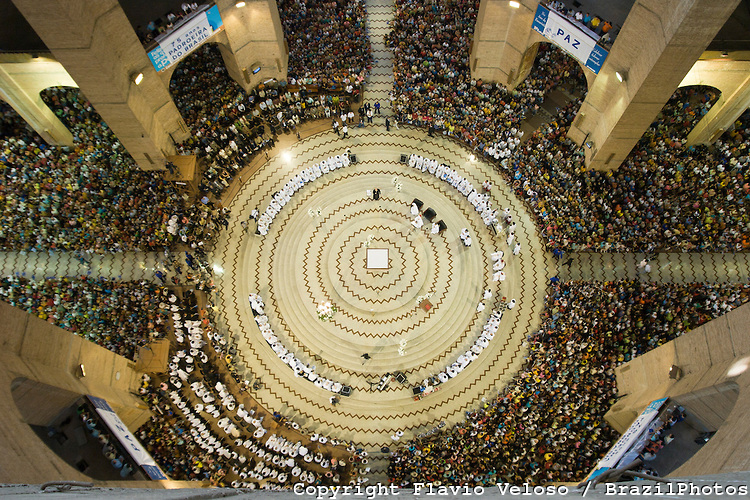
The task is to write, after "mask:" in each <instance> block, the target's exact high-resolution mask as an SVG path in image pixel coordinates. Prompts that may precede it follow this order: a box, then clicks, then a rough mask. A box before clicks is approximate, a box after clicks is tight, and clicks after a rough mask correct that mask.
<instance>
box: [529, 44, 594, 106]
mask: <svg viewBox="0 0 750 500" xmlns="http://www.w3.org/2000/svg"><path fill="white" fill-rule="evenodd" d="M521 68H522V69H521V73H522V74H523V75H519V78H522V81H521V82H520V83H519V85H523V84H531V83H534V82H536V83H537V84H539V85H540V87H533V85H532V87H533V88H540V89H541V90H545V89H546V88H548V87H549V89H550V90H553V89H555V88H558V87H562V88H564V89H566V90H567V91H569V92H571V93H576V94H578V93H580V94H581V96H585V94H586V93H587V92H588V88H589V87H590V86H591V83H592V81H593V79H594V78H596V75H595V74H594V73H592V72H591V71H590V70H587V69H586V67H585V66H584V65H583V64H582V63H581V62H580V61H578V60H577V59H575V58H573V57H571V56H570V55H569V54H568V53H567V52H565V51H564V50H562V49H561V48H559V47H558V46H557V45H555V44H553V43H549V42H541V41H540V42H536V43H534V44H532V45H531V46H530V47H529V48H528V49H526V52H525V53H524V55H523V59H522V63H521ZM530 79H531V81H530ZM540 79H541V80H540Z"/></svg>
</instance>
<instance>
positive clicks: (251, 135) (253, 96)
mask: <svg viewBox="0 0 750 500" xmlns="http://www.w3.org/2000/svg"><path fill="white" fill-rule="evenodd" d="M291 88H294V91H292V90H291ZM170 90H171V92H172V96H173V97H174V100H175V104H176V105H177V107H178V109H179V110H180V113H181V114H182V116H183V118H184V119H185V121H186V123H187V124H188V125H189V126H190V127H191V129H192V131H193V135H192V136H191V137H190V138H189V139H188V140H187V141H185V142H184V143H182V144H180V145H179V147H178V150H179V151H180V152H181V153H185V154H197V155H198V156H199V157H200V158H202V159H203V161H204V163H205V165H206V169H205V171H204V172H203V176H202V178H201V183H200V189H201V191H202V192H204V193H211V194H213V196H214V197H215V198H217V199H218V198H220V197H221V195H222V194H223V193H224V192H225V191H226V189H227V188H228V187H229V185H230V184H231V182H232V180H234V178H235V177H236V176H237V175H238V173H239V172H240V171H241V170H242V168H243V167H244V166H245V164H247V163H248V162H249V161H250V160H252V159H253V158H254V157H255V155H256V154H259V153H260V152H261V151H263V150H265V149H266V148H270V147H273V146H274V144H275V143H276V140H277V138H278V136H279V135H280V134H284V133H298V130H297V129H298V127H299V125H300V124H302V123H305V122H306V121H309V120H317V119H322V118H324V117H325V118H330V117H331V116H338V115H339V113H340V112H346V111H350V110H351V107H350V106H351V102H352V101H353V100H354V99H355V96H354V90H353V89H347V90H344V92H343V93H342V95H337V94H326V93H320V94H316V95H313V94H312V93H308V92H307V91H306V89H305V87H304V86H303V87H298V86H294V87H292V86H290V85H287V84H286V82H278V83H276V82H268V83H266V84H261V85H259V86H258V87H257V88H255V89H253V90H252V91H250V92H249V93H247V92H245V91H244V90H243V89H242V88H241V87H240V86H239V85H237V83H236V82H235V81H234V80H232V79H231V78H230V77H229V75H228V74H227V71H226V67H225V66H224V62H223V60H222V56H221V53H220V52H219V50H218V49H217V48H216V47H215V46H214V45H213V44H207V45H204V46H203V47H201V48H200V49H198V50H197V51H196V52H195V53H193V54H191V55H190V56H188V57H187V58H186V59H185V61H184V62H183V63H181V64H180V65H179V66H178V67H177V69H176V70H175V72H174V74H173V76H172V81H171V82H170ZM349 90H351V92H349ZM266 154H267V153H266Z"/></svg>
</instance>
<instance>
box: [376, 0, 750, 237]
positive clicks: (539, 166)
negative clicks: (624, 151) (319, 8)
mask: <svg viewBox="0 0 750 500" xmlns="http://www.w3.org/2000/svg"><path fill="white" fill-rule="evenodd" d="M477 4H478V3H477V2H475V1H472V0H458V1H456V2H451V3H447V4H437V3H434V4H430V5H424V4H423V3H422V2H417V1H415V0H398V1H397V3H396V5H397V12H396V20H395V26H394V30H393V31H392V32H391V33H390V34H389V35H388V37H389V41H390V43H391V45H392V46H393V47H394V50H395V61H394V78H395V103H394V106H395V107H396V112H397V114H398V117H399V121H401V122H403V123H409V124H413V125H417V126H422V127H427V128H429V132H430V133H432V132H433V130H434V131H438V132H442V133H443V134H444V135H446V136H449V137H453V138H456V139H459V140H461V141H463V142H464V143H465V144H467V145H468V146H469V147H471V148H473V149H475V150H477V151H480V152H481V153H483V154H484V155H485V157H486V158H487V159H489V160H491V161H496V162H499V164H500V166H501V169H502V171H504V172H505V173H506V178H507V180H508V182H509V183H510V184H511V185H512V186H513V187H514V189H515V191H516V193H517V194H518V195H519V196H521V197H523V198H525V199H526V201H527V203H528V205H529V207H530V208H531V210H532V211H533V212H534V213H535V215H536V217H537V221H538V224H539V226H540V227H543V228H544V235H545V238H546V239H547V244H548V245H549V246H550V247H553V248H559V249H562V250H566V251H646V252H655V251H744V250H747V249H748V248H749V247H750V238H748V237H747V234H748V231H747V230H746V224H747V221H748V213H747V206H748V204H747V203H746V201H747V200H750V186H749V185H748V183H747V181H746V178H747V176H748V173H747V169H748V165H749V164H750V156H749V155H748V143H749V142H750V135H748V133H747V123H748V121H747V120H746V118H742V119H741V120H740V121H739V122H738V123H737V124H736V126H735V127H734V129H733V130H732V131H731V132H730V133H731V134H732V135H731V137H729V136H728V134H725V135H724V136H723V137H722V138H721V139H720V140H719V141H718V142H717V143H716V144H714V146H713V147H710V148H709V147H704V146H695V147H684V146H683V141H684V138H685V136H686V135H687V133H688V132H689V129H690V128H692V126H694V124H695V123H696V120H697V119H699V118H700V116H702V115H703V114H705V112H706V111H707V110H708V109H709V107H710V104H711V102H713V101H714V100H715V98H716V94H715V93H714V91H713V90H710V89H706V88H704V87H699V88H696V89H681V90H678V91H677V92H676V93H675V95H674V96H673V98H672V100H670V102H669V103H667V105H666V107H665V109H664V110H663V111H662V114H661V115H660V116H659V117H657V119H656V120H655V122H654V124H653V125H652V128H651V131H649V132H647V133H646V134H645V135H644V139H643V140H642V141H641V142H640V143H639V144H638V145H637V146H636V147H635V148H634V149H633V151H632V152H631V154H630V156H629V157H628V158H627V160H626V161H625V162H624V164H623V165H622V166H621V167H619V168H618V169H617V170H616V171H614V172H597V171H586V169H585V167H584V164H583V160H584V157H583V150H582V148H580V147H578V146H576V145H575V144H573V143H572V142H571V141H570V140H568V139H567V138H566V134H567V129H568V126H569V125H570V123H571V122H572V120H573V118H574V117H575V115H576V113H577V110H578V107H579V106H580V102H581V101H580V100H579V99H574V100H573V101H571V102H570V104H568V105H567V106H565V107H563V108H562V109H560V110H558V111H559V113H558V116H556V117H555V118H554V119H553V120H552V122H550V123H548V124H546V125H544V126H543V127H542V128H541V129H540V130H537V131H536V132H535V133H534V135H533V136H532V137H531V138H527V140H526V142H523V143H521V141H520V140H519V139H520V136H521V134H520V128H521V127H520V125H521V121H522V120H523V119H524V118H527V117H528V116H530V114H531V113H533V112H534V110H535V109H536V108H538V106H539V105H540V104H541V102H542V101H543V100H544V97H545V96H546V95H547V94H548V93H549V92H550V91H552V90H555V89H561V88H562V89H565V90H567V91H569V92H571V93H572V94H573V95H574V96H583V95H584V94H585V79H584V78H583V76H582V74H581V70H580V68H579V66H578V64H577V63H576V62H575V61H574V60H573V59H572V58H570V57H569V56H567V55H566V54H565V53H563V52H562V51H561V50H559V49H557V48H555V47H553V46H549V45H546V44H541V46H540V49H539V53H538V55H537V60H536V61H535V63H534V67H533V68H532V70H531V74H530V75H529V77H527V78H526V80H525V81H524V82H523V83H522V84H520V85H519V86H518V87H517V88H516V89H515V90H513V91H512V92H508V91H507V90H506V89H504V88H503V87H502V86H498V85H494V84H486V83H483V82H481V81H474V80H472V79H471V76H470V73H469V68H468V61H469V43H468V42H469V40H470V39H471V35H472V32H473V26H474V23H475V21H476V13H477ZM677 135H679V137H677ZM686 195H689V196H686Z"/></svg>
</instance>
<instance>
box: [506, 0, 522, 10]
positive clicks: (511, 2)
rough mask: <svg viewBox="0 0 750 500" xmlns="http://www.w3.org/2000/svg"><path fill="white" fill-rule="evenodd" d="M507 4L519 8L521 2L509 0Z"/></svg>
mask: <svg viewBox="0 0 750 500" xmlns="http://www.w3.org/2000/svg"><path fill="white" fill-rule="evenodd" d="M508 5H510V6H511V7H513V8H514V9H517V8H519V7H520V6H521V2H516V1H515V0H510V2H508Z"/></svg>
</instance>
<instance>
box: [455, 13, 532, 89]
mask: <svg viewBox="0 0 750 500" xmlns="http://www.w3.org/2000/svg"><path fill="white" fill-rule="evenodd" d="M518 3H519V4H520V6H519V7H518V8H514V7H511V6H510V4H509V2H508V1H507V0H482V2H481V3H480V5H479V13H478V15H477V24H476V27H475V28H474V40H473V41H472V44H471V55H470V65H471V66H470V67H471V76H472V78H475V79H477V80H479V79H482V80H485V81H490V82H497V83H501V84H503V85H505V86H506V87H509V88H513V87H515V86H516V85H518V83H520V82H522V81H523V79H524V78H526V75H528V73H529V71H530V70H531V65H532V64H533V63H534V57H535V56H536V51H535V50H534V51H527V49H528V48H529V47H531V46H532V45H533V44H534V43H535V42H538V41H542V40H544V37H542V35H540V34H539V33H537V32H536V31H534V30H532V29H531V25H532V23H533V21H534V13H535V12H536V8H537V5H539V0H520V1H519V2H518ZM524 56H526V57H524Z"/></svg>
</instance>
